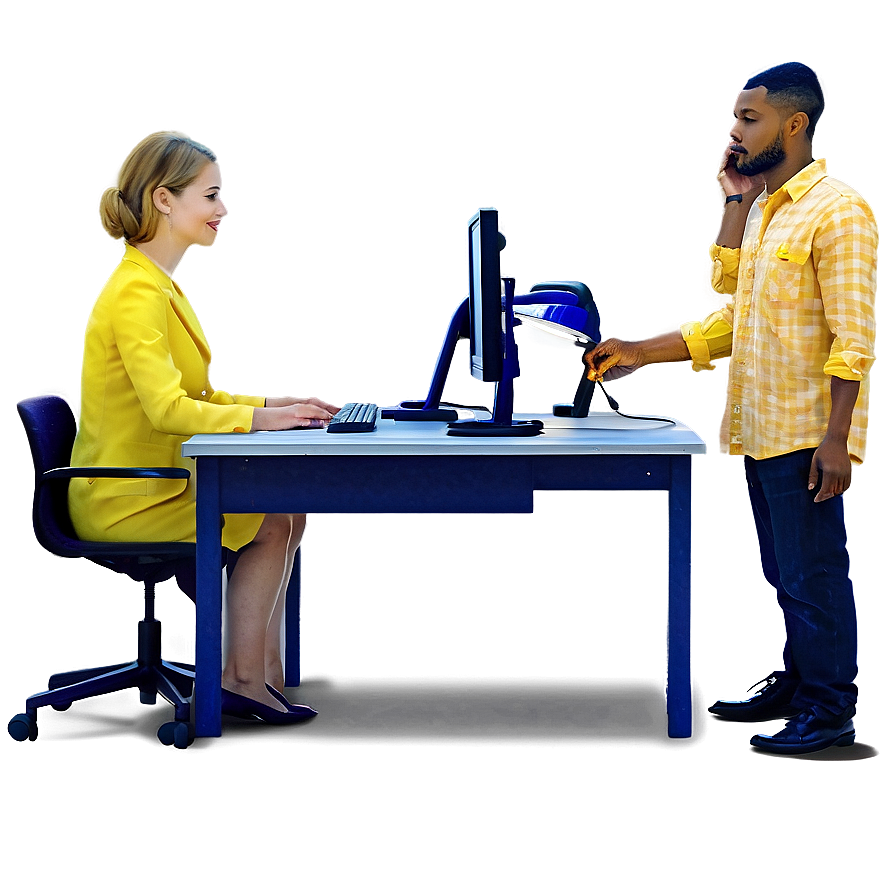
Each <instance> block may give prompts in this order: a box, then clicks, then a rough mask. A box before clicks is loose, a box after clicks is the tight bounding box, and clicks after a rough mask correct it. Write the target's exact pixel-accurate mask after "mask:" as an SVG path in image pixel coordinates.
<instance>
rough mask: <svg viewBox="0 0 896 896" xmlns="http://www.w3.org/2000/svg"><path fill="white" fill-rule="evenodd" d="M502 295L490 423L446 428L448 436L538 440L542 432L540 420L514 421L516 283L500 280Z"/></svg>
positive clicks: (462, 423) (468, 422)
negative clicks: (499, 359)
mask: <svg viewBox="0 0 896 896" xmlns="http://www.w3.org/2000/svg"><path fill="white" fill-rule="evenodd" d="M502 281H503V283H504V295H503V296H502V299H501V306H502V308H501V310H502V313H503V314H504V366H503V369H502V372H501V379H500V380H499V381H498V382H497V383H496V384H495V409H494V411H493V413H492V416H491V419H490V420H460V421H455V422H453V423H449V424H448V435H449V436H537V435H539V433H541V432H542V431H543V430H544V424H543V423H542V422H541V420H514V419H513V381H514V379H516V377H518V376H519V375H520V361H519V353H518V351H517V346H516V339H514V336H513V328H514V326H516V321H515V319H514V316H513V292H514V286H515V281H514V279H513V278H512V277H503V278H502Z"/></svg>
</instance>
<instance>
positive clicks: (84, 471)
mask: <svg viewBox="0 0 896 896" xmlns="http://www.w3.org/2000/svg"><path fill="white" fill-rule="evenodd" d="M18 410H19V416H20V417H21V418H22V423H23V424H24V426H25V432H26V433H27V435H28V443H29V445H30V447H31V456H32V459H33V461H34V507H33V513H32V519H33V523H34V533H35V535H36V536H37V540H38V541H39V542H40V544H41V545H42V546H43V547H44V548H46V549H47V550H48V551H50V553H52V554H56V555H58V556H60V557H84V558H86V559H88V560H92V561H93V562H94V563H98V564H99V565H100V566H104V567H106V568H107V569H111V570H114V571H115V572H121V573H125V574H126V575H128V576H130V578H132V579H134V580H136V581H138V582H143V585H144V600H145V609H146V612H145V617H144V619H143V620H142V621H141V622H139V623H138V631H137V659H136V660H135V661H134V662H129V663H118V664H115V665H112V666H101V667H97V668H94V669H81V670H79V671H75V672H61V673H58V674H56V675H52V676H51V677H50V681H49V685H48V690H46V691H43V692H41V693H38V694H34V695H33V696H31V697H29V698H28V699H27V701H26V702H25V712H24V713H21V714H19V715H17V716H14V717H13V719H12V720H11V721H10V723H9V726H8V730H9V733H10V735H11V736H12V738H13V739H14V740H18V741H24V740H35V739H36V738H37V710H38V708H40V707H42V706H52V707H53V709H56V710H59V711H63V710H66V709H68V708H69V707H70V706H71V705H72V703H73V702H74V701H76V700H83V699H84V698H85V697H94V696H98V695H100V694H110V693H112V692H114V691H120V690H124V689H125V688H131V687H136V688H139V690H140V702H141V703H147V704H154V703H155V702H156V695H157V694H161V695H162V697H164V698H165V699H166V700H167V701H168V702H169V703H171V704H173V706H174V721H172V722H166V723H165V724H164V725H162V727H161V728H159V731H158V737H159V740H160V741H161V742H162V743H163V744H165V745H168V746H170V745H172V744H173V745H174V746H175V747H176V748H178V749H186V747H188V746H189V745H190V744H191V743H192V742H193V738H194V730H193V725H192V723H191V722H190V703H191V698H192V693H193V682H194V678H195V674H194V673H195V669H194V667H193V666H190V665H187V664H185V663H169V662H166V661H165V660H163V659H162V656H161V641H162V627H161V623H160V622H158V620H156V619H155V618H154V613H155V586H156V584H157V583H159V582H164V581H165V580H167V579H170V578H171V577H172V576H174V575H179V576H182V575H184V574H185V572H186V574H189V570H190V569H191V568H192V569H193V570H195V556H196V546H195V544H191V543H185V542H159V543H154V542H150V543H139V542H92V541H81V540H80V539H79V538H78V537H77V535H76V534H75V531H74V527H73V526H72V523H71V519H70V518H69V513H68V485H69V481H70V480H71V479H72V478H74V477H80V476H90V477H94V478H96V477H110V478H120V479H186V478H189V475H190V473H189V471H188V470H184V469H180V468H178V467H164V468H162V467H153V468H131V467H86V468H85V467H70V466H68V464H69V463H70V462H71V454H72V446H73V444H74V441H75V432H76V427H75V418H74V415H73V414H72V411H71V409H70V408H69V406H68V404H67V403H66V402H65V400H64V399H62V398H59V397H58V396H55V395H47V396H43V397H39V398H29V399H26V400H24V401H21V402H19V404H18Z"/></svg>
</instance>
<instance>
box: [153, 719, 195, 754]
mask: <svg viewBox="0 0 896 896" xmlns="http://www.w3.org/2000/svg"><path fill="white" fill-rule="evenodd" d="M158 737H159V740H160V741H161V742H162V743H163V744H164V745H165V746H166V747H170V746H172V745H173V746H174V747H175V748H176V749H178V750H186V749H187V747H189V746H190V744H191V743H193V741H194V740H195V739H196V734H195V731H194V728H193V726H192V725H191V724H190V723H189V722H165V724H164V725H162V727H161V728H159V731H158Z"/></svg>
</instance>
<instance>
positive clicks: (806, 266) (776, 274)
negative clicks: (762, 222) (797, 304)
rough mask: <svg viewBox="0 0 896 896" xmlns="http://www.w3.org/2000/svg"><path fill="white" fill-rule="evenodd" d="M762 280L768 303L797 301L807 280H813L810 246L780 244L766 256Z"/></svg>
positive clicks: (813, 272)
mask: <svg viewBox="0 0 896 896" xmlns="http://www.w3.org/2000/svg"><path fill="white" fill-rule="evenodd" d="M763 279H764V282H765V285H766V291H767V295H768V299H769V301H770V302H778V303H785V304H786V303H788V302H794V301H796V300H797V299H799V297H800V294H801V292H802V290H803V287H804V285H805V283H806V281H807V279H808V280H809V281H814V279H815V268H814V266H813V264H812V247H811V245H807V244H801V243H781V244H780V245H779V246H778V247H777V248H776V250H775V251H774V252H772V253H769V255H768V256H767V267H766V270H765V277H764V278H763Z"/></svg>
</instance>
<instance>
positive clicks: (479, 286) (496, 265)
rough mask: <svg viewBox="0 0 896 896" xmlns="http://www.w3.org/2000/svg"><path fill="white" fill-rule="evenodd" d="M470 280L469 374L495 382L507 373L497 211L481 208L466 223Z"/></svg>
mask: <svg viewBox="0 0 896 896" xmlns="http://www.w3.org/2000/svg"><path fill="white" fill-rule="evenodd" d="M467 246H468V254H469V277H470V281H469V282H470V293H469V296H470V373H471V374H472V375H473V376H474V377H476V379H478V380H482V381H483V382H486V383H496V382H498V381H499V380H500V379H501V376H502V375H503V373H504V336H503V330H504V321H503V313H502V308H501V250H502V249H503V248H504V237H503V236H501V234H500V233H499V232H498V212H497V211H496V210H495V209H493V208H482V209H480V210H479V211H478V212H477V214H476V215H474V216H473V218H471V219H470V222H469V223H468V224H467Z"/></svg>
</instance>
